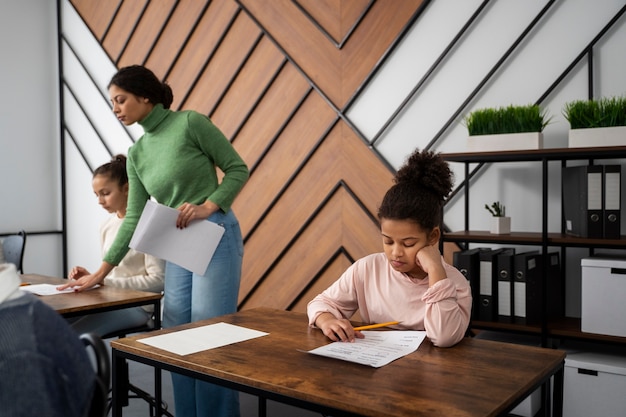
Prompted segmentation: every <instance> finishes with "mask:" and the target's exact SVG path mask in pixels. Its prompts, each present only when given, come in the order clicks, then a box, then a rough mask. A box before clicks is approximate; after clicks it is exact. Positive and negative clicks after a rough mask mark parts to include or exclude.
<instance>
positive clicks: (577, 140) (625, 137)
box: [568, 126, 626, 148]
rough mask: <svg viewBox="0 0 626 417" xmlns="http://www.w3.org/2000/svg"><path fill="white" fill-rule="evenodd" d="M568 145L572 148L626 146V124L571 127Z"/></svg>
mask: <svg viewBox="0 0 626 417" xmlns="http://www.w3.org/2000/svg"><path fill="white" fill-rule="evenodd" d="M568 146H569V147H570V148H594V147H597V146H626V126H615V127H595V128H591V129H570V131H569V142H568Z"/></svg>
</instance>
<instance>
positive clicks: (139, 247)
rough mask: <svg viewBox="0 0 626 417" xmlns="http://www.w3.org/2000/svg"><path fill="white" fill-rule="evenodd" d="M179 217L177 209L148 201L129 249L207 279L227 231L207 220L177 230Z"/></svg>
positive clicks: (197, 221) (194, 222)
mask: <svg viewBox="0 0 626 417" xmlns="http://www.w3.org/2000/svg"><path fill="white" fill-rule="evenodd" d="M179 214H180V212H179V211H178V210H176V209H174V208H171V207H167V206H164V205H163V204H158V203H155V202H154V201H152V200H148V201H147V202H146V206H145V207H144V209H143V212H142V213H141V217H140V218H139V223H137V228H136V229H135V233H134V234H133V237H132V239H131V240H130V244H129V246H130V247H131V248H133V249H135V250H136V251H138V252H141V253H147V254H149V255H152V256H156V257H157V258H160V259H164V260H166V261H169V262H173V263H175V264H177V265H180V266H182V267H183V268H186V269H188V270H190V271H192V272H195V273H196V274H199V275H204V273H205V272H206V269H207V267H208V266H209V262H211V258H212V257H213V254H214V253H215V249H216V248H217V245H218V244H219V243H220V240H221V239H222V235H223V234H224V228H223V227H222V226H219V225H217V224H215V223H212V222H210V221H208V220H194V221H192V222H191V223H189V226H187V227H186V228H184V229H178V228H177V227H176V219H177V218H178V215H179Z"/></svg>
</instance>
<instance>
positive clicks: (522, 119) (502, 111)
mask: <svg viewBox="0 0 626 417" xmlns="http://www.w3.org/2000/svg"><path fill="white" fill-rule="evenodd" d="M551 119H552V118H551V117H550V118H548V117H547V116H546V110H545V109H542V108H541V107H540V106H539V105H537V104H529V105H526V106H514V105H510V106H508V107H500V108H486V109H478V110H474V111H473V112H471V113H470V114H468V115H467V116H466V117H465V118H464V119H463V122H464V124H465V126H466V127H467V131H468V132H469V135H470V136H475V135H495V134H500V133H525V132H542V131H543V129H544V128H545V127H546V126H547V125H548V123H549V122H550V120H551Z"/></svg>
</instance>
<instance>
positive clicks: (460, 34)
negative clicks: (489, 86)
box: [371, 0, 491, 146]
mask: <svg viewBox="0 0 626 417" xmlns="http://www.w3.org/2000/svg"><path fill="white" fill-rule="evenodd" d="M490 1H491V0H484V1H483V2H482V3H481V4H480V6H478V8H477V9H476V10H475V11H474V13H473V14H472V15H471V16H470V18H469V19H468V20H467V21H466V22H465V24H464V25H463V27H461V30H459V31H458V32H457V34H456V35H455V36H454V38H453V39H452V40H451V41H450V43H448V45H447V46H446V47H445V49H444V50H443V52H441V54H440V55H439V56H438V57H437V59H436V60H435V61H434V62H433V64H432V65H431V66H430V68H428V70H427V71H426V73H425V74H424V75H423V76H422V78H421V79H420V80H419V81H418V82H417V84H416V85H415V87H413V89H412V90H411V92H410V93H409V94H408V95H407V96H406V97H405V98H404V100H402V103H400V105H399V106H398V107H397V108H396V110H395V111H394V112H393V113H392V114H391V116H390V117H389V119H387V121H386V122H385V123H384V124H383V125H382V127H381V128H380V129H379V130H378V132H376V134H375V135H374V136H373V137H372V140H371V143H372V146H376V144H377V143H378V141H379V139H380V138H381V136H382V135H383V133H384V132H385V131H386V130H387V128H388V127H389V126H390V125H391V124H392V123H393V122H394V121H395V120H396V118H397V117H398V115H400V114H401V113H403V112H404V110H405V108H406V107H407V106H408V104H409V103H410V102H411V101H412V100H413V99H414V98H415V96H416V95H417V93H418V91H419V90H420V89H421V88H422V86H423V85H424V84H425V83H426V81H428V79H429V78H430V76H431V75H432V74H434V72H435V70H436V69H437V68H438V67H439V66H440V65H441V63H442V62H443V61H444V59H445V58H446V57H447V56H448V54H449V53H450V52H451V51H452V50H453V49H454V47H455V46H456V45H457V43H458V42H459V41H460V39H461V38H462V37H463V36H464V35H465V33H466V32H467V30H468V29H469V28H470V27H471V26H472V25H473V24H474V22H475V21H476V20H477V19H478V17H479V16H480V14H481V13H482V12H483V10H484V9H485V8H486V7H487V4H488V3H489V2H490Z"/></svg>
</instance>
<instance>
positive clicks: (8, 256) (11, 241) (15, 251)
mask: <svg viewBox="0 0 626 417" xmlns="http://www.w3.org/2000/svg"><path fill="white" fill-rule="evenodd" d="M25 247H26V232H25V231H24V230H20V231H19V232H17V233H16V234H14V235H9V236H7V237H5V238H4V240H3V241H2V252H3V254H4V260H5V262H7V263H11V264H14V265H15V268H16V269H17V272H18V273H19V274H23V273H24V268H23V261H24V248H25Z"/></svg>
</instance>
